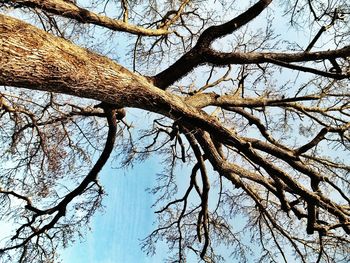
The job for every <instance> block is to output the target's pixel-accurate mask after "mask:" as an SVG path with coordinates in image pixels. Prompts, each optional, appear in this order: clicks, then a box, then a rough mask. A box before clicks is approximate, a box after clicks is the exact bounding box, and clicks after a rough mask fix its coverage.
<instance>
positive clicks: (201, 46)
mask: <svg viewBox="0 0 350 263" xmlns="http://www.w3.org/2000/svg"><path fill="white" fill-rule="evenodd" d="M271 2H272V0H260V1H259V2H258V3H256V4H255V5H253V6H252V7H251V8H249V9H248V10H247V11H245V12H243V13H242V14H241V15H239V16H237V17H235V18H233V19H232V20H230V21H228V22H227V23H224V24H221V25H218V26H211V27H209V28H207V29H206V30H205V31H204V32H203V33H202V34H201V36H200V37H199V39H198V41H197V44H196V45H195V46H194V47H193V48H192V49H191V50H190V51H189V52H187V53H186V54H185V55H183V56H182V57H181V58H180V59H179V60H177V61H176V62H175V63H174V64H173V65H171V66H170V67H169V68H167V69H165V70H164V71H162V72H160V73H159V74H157V75H156V76H154V77H153V82H154V84H155V86H157V87H159V88H161V89H166V88H167V87H168V86H169V85H171V84H172V83H174V82H175V81H177V80H179V79H180V78H182V77H183V76H185V75H186V74H187V73H189V72H190V71H191V70H193V69H194V68H195V67H197V66H198V65H200V64H201V63H205V62H208V61H207V60H206V58H205V53H206V50H207V49H209V47H210V44H211V43H212V42H213V41H214V40H215V39H218V38H221V37H223V36H225V35H227V34H231V33H232V32H233V31H235V30H237V29H238V28H240V27H242V26H244V25H245V24H247V23H248V22H250V21H251V20H253V19H254V18H256V17H257V16H258V15H259V14H260V13H261V12H262V11H263V10H264V9H265V8H266V7H267V6H268V5H269V4H270V3H271Z"/></svg>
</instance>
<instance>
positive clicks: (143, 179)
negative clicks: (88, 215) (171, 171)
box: [61, 159, 165, 263]
mask: <svg viewBox="0 0 350 263" xmlns="http://www.w3.org/2000/svg"><path fill="white" fill-rule="evenodd" d="M109 166H110V165H109ZM157 168H159V166H158V165H157V163H156V160H154V159H151V160H149V161H147V162H145V163H142V164H136V165H135V166H134V167H133V168H132V169H129V170H128V171H123V170H121V169H118V170H117V169H111V168H110V167H108V166H106V167H105V169H104V170H103V171H102V173H101V175H100V178H101V182H102V183H103V185H104V186H105V190H106V191H107V193H108V196H107V197H106V198H105V200H104V205H105V211H104V212H102V213H98V214H97V215H96V216H95V217H94V220H93V221H92V224H91V228H92V230H91V231H90V232H88V233H87V236H86V240H85V241H83V242H76V243H75V244H74V245H73V246H72V247H70V248H68V249H66V250H65V251H62V253H61V255H62V261H63V262H64V263H70V262H72V263H73V262H74V263H79V262H84V263H90V262H91V263H92V262H93V263H109V262H140V263H143V262H144V263H146V262H147V263H150V262H162V258H163V256H165V255H164V252H165V251H157V252H158V253H157V255H156V256H155V257H153V258H150V257H146V254H145V253H143V252H142V251H141V248H140V239H142V238H144V237H146V235H147V234H149V233H150V232H151V231H152V228H153V227H152V226H153V221H154V216H153V215H154V214H153V211H152V209H151V205H152V203H153V201H152V196H151V195H150V194H148V193H147V192H146V191H145V189H146V188H147V187H150V186H152V184H154V178H155V174H156V173H157Z"/></svg>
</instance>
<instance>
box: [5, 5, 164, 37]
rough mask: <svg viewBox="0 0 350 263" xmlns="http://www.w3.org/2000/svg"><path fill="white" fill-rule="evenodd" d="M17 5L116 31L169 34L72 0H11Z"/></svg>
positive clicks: (154, 34)
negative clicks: (131, 22) (85, 6)
mask: <svg viewBox="0 0 350 263" xmlns="http://www.w3.org/2000/svg"><path fill="white" fill-rule="evenodd" d="M11 2H13V3H14V4H16V5H21V6H25V7H32V8H39V9H41V10H44V11H47V12H50V13H52V14H55V15H59V16H62V17H66V18H71V19H74V20H76V21H78V22H80V23H89V24H94V25H98V26H102V27H106V28H109V29H111V30H114V31H121V32H128V33H131V34H135V35H143V36H160V35H166V34H169V31H167V30H165V29H147V28H143V27H140V26H135V25H131V24H128V23H127V22H124V21H121V20H116V19H112V18H109V17H107V16H102V15H99V14H96V13H93V12H90V11H89V10H87V9H84V8H81V7H78V6H77V5H75V4H73V3H72V2H70V1H64V0H11Z"/></svg>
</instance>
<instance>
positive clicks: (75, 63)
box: [0, 15, 230, 134]
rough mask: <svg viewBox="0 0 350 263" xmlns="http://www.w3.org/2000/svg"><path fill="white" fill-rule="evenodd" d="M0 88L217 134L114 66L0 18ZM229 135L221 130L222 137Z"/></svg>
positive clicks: (170, 97)
mask: <svg viewBox="0 0 350 263" xmlns="http://www.w3.org/2000/svg"><path fill="white" fill-rule="evenodd" d="M0 40H1V44H0V85H2V86H13V87H19V88H28V89H32V90H43V91H49V92H56V93H63V94H68V95H74V96H78V97H82V98H90V99H95V100H98V101H101V102H105V103H108V104H112V105H115V106H116V107H120V108H122V107H134V108H140V109H144V110H147V111H151V112H155V113H160V114H162V115H165V116H167V117H170V118H172V119H175V120H177V119H179V118H181V120H182V121H187V122H189V123H193V122H195V123H197V124H198V125H199V126H201V127H203V126H206V129H207V130H216V129H218V130H221V131H224V132H225V130H222V128H223V127H222V126H221V125H220V123H218V122H217V121H216V120H215V119H214V118H212V117H210V116H209V115H207V114H205V113H204V112H203V111H201V110H199V109H197V108H195V107H193V106H191V104H190V103H191V102H190V101H188V102H185V101H184V100H183V99H182V98H180V97H178V96H176V95H174V94H171V93H169V92H166V91H164V90H161V89H159V88H157V87H155V86H154V85H153V84H152V83H151V82H150V81H149V80H148V79H147V78H145V77H143V76H140V75H138V74H136V73H133V72H130V71H129V70H127V69H126V68H124V67H122V66H121V65H119V64H117V63H115V62H114V61H112V60H110V59H108V58H106V57H104V56H101V55H98V54H95V53H93V52H91V51H89V50H87V49H83V48H81V47H78V46H76V45H74V44H73V43H71V42H69V41H67V40H64V39H62V38H58V37H55V36H52V35H51V34H49V33H47V32H45V31H43V30H40V29H38V28H36V27H34V26H32V25H29V24H27V23H25V22H23V21H20V20H18V19H15V18H12V17H9V16H5V15H0ZM229 133H230V132H229V131H228V130H226V134H229Z"/></svg>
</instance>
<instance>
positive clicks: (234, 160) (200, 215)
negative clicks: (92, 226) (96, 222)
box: [0, 0, 350, 262]
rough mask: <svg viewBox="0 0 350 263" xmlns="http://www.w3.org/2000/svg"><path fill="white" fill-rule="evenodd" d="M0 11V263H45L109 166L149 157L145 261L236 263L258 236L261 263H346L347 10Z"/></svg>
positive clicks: (287, 4) (23, 4)
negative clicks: (225, 253)
mask: <svg viewBox="0 0 350 263" xmlns="http://www.w3.org/2000/svg"><path fill="white" fill-rule="evenodd" d="M0 4H1V11H2V14H0V39H1V42H0V43H1V44H0V58H1V63H0V85H1V86H3V87H2V88H1V93H0V107H1V108H0V109H1V111H0V113H1V115H0V117H1V129H0V131H1V132H0V134H1V163H2V168H1V177H0V194H1V195H0V198H1V199H0V200H1V214H0V215H1V219H2V220H3V221H5V222H11V225H12V226H13V227H15V229H14V231H13V232H11V236H10V237H9V238H8V239H7V240H6V242H2V243H1V244H2V248H1V256H0V258H1V262H14V260H17V261H19V262H53V261H54V260H55V259H56V257H57V250H58V249H59V248H61V247H62V246H63V247H65V246H67V245H68V244H69V243H70V241H71V240H73V239H74V237H75V236H76V235H79V234H82V233H83V232H84V226H86V225H87V224H88V223H89V221H90V219H91V217H92V216H93V214H94V212H95V211H96V210H97V209H98V208H99V207H100V206H101V200H102V198H103V195H104V191H103V186H102V185H101V184H100V183H99V180H98V173H99V172H100V170H101V168H102V167H103V166H104V165H106V163H107V161H108V159H109V157H110V156H111V154H113V155H114V156H116V157H118V158H117V160H118V161H119V162H120V164H121V165H122V166H128V165H132V163H133V162H135V161H139V160H141V161H142V160H145V159H147V157H148V156H151V155H152V154H159V153H161V155H160V156H163V158H164V173H162V175H160V176H159V178H158V182H159V185H157V186H156V187H155V188H154V189H153V190H152V193H153V194H155V195H156V196H157V202H156V204H155V207H156V208H157V209H158V210H157V211H156V213H157V215H158V218H159V221H158V228H157V229H155V230H154V231H153V232H152V233H150V235H149V236H148V237H147V238H146V239H145V240H144V243H143V248H144V249H145V251H146V252H147V253H153V252H154V248H155V245H156V243H157V242H158V241H159V240H164V241H165V242H166V243H167V245H168V247H169V251H170V252H171V253H170V255H171V257H170V258H169V259H168V260H169V261H173V262H185V261H186V258H187V257H188V255H189V254H194V255H196V256H198V260H202V261H204V262H220V261H223V260H224V258H222V257H221V255H220V251H221V250H222V249H220V248H221V247H228V248H229V251H231V252H232V255H235V256H237V257H239V258H240V260H241V261H242V262H244V261H245V259H246V257H247V254H249V253H250V252H249V247H247V246H245V245H244V242H243V241H242V240H243V237H244V236H246V235H250V236H251V239H252V241H253V242H256V244H257V245H256V246H258V247H259V249H260V250H261V251H260V253H259V255H258V259H259V260H260V261H262V262H265V261H268V262H270V261H271V260H272V261H286V262H287V261H289V260H290V258H291V257H293V256H294V257H295V260H296V261H298V262H349V261H350V253H349V252H350V247H349V244H350V242H349V241H350V239H349V237H350V199H349V198H350V197H349V171H350V166H349V163H348V161H347V159H346V158H348V157H349V142H350V133H349V127H350V111H349V109H350V100H349V96H350V90H349V87H350V85H349V84H350V83H349V79H350V70H349V69H350V64H349V57H350V45H349V39H350V27H349V25H350V23H349V14H350V4H349V2H348V1H345V0H335V1H326V0H314V1H309V0H308V1H306V0H300V1H297V0H289V1H277V0H275V1H272V0H260V1H255V2H253V3H248V1H234V0H232V1H228V0H222V1H199V0H193V1H189V0H183V1H172V0H171V1H156V0H154V1H141V0H140V1H135V0H129V1H127V0H121V1H117V0H113V1H110V0H98V1H88V0H87V1H64V0H45V1H44V0H2V1H0ZM15 17H17V18H15ZM18 18H20V19H18ZM283 23H284V25H283V27H282V26H281V25H282V24H283ZM287 30H288V32H287V33H286V31H287ZM94 34H95V35H94ZM305 36H308V40H305V39H306V38H305ZM120 39H122V41H124V42H126V41H127V43H128V45H126V46H123V47H120V44H118V43H120V41H121V40H120ZM116 55H117V56H118V57H122V59H119V58H117V56H116ZM119 60H120V61H122V62H120V63H118V62H117V61H119ZM128 61H132V62H130V63H129V62H128ZM121 64H124V66H122V65H121ZM127 67H128V68H129V69H127ZM128 108H138V109H142V110H144V111H145V112H150V113H152V114H151V117H152V118H153V122H152V124H151V125H150V127H149V129H147V130H144V131H143V132H142V133H141V134H139V135H136V134H135V133H134V132H132V129H133V127H132V126H131V125H129V124H128V120H127V114H126V112H127V109H128ZM135 136H138V137H137V138H135ZM103 140H104V141H105V142H104V143H103V142H102V141H103ZM97 155H98V157H97V158H96V156H97ZM95 159H96V160H95ZM183 165H185V166H186V167H189V168H190V169H191V172H190V174H182V172H181V170H179V167H182V166H183ZM177 180H182V181H187V182H188V187H187V189H185V191H182V189H178V187H177ZM238 216H239V217H242V218H243V221H244V222H245V226H244V228H241V227H239V226H237V224H236V221H235V220H236V219H237V217H238Z"/></svg>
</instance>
